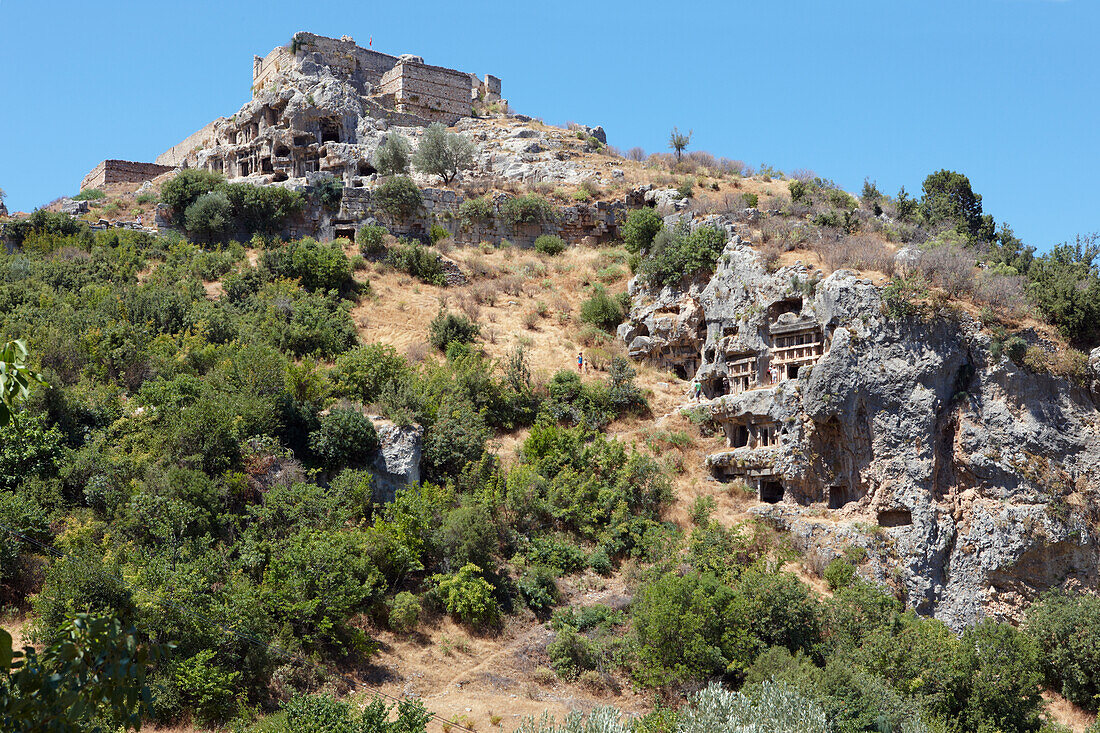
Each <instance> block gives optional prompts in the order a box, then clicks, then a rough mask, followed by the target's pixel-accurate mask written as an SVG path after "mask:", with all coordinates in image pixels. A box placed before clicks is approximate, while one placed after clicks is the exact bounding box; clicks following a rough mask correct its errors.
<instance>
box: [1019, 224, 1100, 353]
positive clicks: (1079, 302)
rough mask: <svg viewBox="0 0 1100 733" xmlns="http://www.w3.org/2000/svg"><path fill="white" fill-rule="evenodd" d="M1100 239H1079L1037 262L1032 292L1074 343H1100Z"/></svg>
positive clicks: (1032, 274) (1031, 273)
mask: <svg viewBox="0 0 1100 733" xmlns="http://www.w3.org/2000/svg"><path fill="white" fill-rule="evenodd" d="M1098 255H1100V235H1097V234H1091V235H1088V236H1078V237H1077V240H1076V242H1074V243H1073V244H1070V243H1068V242H1066V243H1063V244H1059V245H1058V246H1056V247H1054V248H1053V249H1052V250H1051V251H1050V252H1048V253H1046V254H1045V255H1043V256H1041V257H1038V258H1035V260H1034V262H1033V263H1032V265H1031V268H1030V270H1029V272H1028V278H1029V279H1030V280H1031V283H1030V285H1029V286H1028V292H1029V293H1030V295H1031V297H1032V298H1034V300H1035V302H1036V303H1037V304H1038V306H1039V309H1040V310H1041V311H1042V312H1043V315H1045V316H1046V317H1047V319H1048V320H1050V322H1051V323H1053V324H1054V325H1056V326H1058V329H1059V330H1060V331H1061V332H1062V334H1063V335H1064V336H1065V337H1066V338H1068V339H1070V340H1071V341H1074V342H1077V343H1080V344H1085V345H1093V344H1096V343H1100V266H1098V265H1097V262H1096V258H1097V256H1098Z"/></svg>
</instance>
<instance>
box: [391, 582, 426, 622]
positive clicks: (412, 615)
mask: <svg viewBox="0 0 1100 733" xmlns="http://www.w3.org/2000/svg"><path fill="white" fill-rule="evenodd" d="M420 612H421V608H420V599H418V598H417V597H416V596H415V595H413V594H412V593H409V592H408V591H407V590H403V591H401V592H400V593H398V594H397V595H395V596H394V597H393V601H391V602H390V615H389V622H390V628H391V629H394V630H395V631H401V632H405V633H408V632H410V631H412V630H414V629H415V628H416V627H417V626H418V625H419V623H420Z"/></svg>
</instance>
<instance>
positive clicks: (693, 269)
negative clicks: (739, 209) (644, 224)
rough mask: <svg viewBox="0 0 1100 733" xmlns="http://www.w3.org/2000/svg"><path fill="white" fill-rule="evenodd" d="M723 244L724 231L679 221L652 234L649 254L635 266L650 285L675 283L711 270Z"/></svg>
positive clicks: (724, 240)
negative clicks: (695, 226) (672, 226)
mask: <svg viewBox="0 0 1100 733" xmlns="http://www.w3.org/2000/svg"><path fill="white" fill-rule="evenodd" d="M725 244H726V233H725V232H724V231H723V230H721V229H719V228H718V227H715V226H709V225H708V226H701V227H699V228H697V229H695V230H694V231H691V230H689V229H688V228H687V226H686V225H684V224H680V225H678V226H677V227H676V228H674V229H671V230H669V229H663V230H661V231H660V232H658V233H657V236H656V237H654V239H653V245H652V246H651V247H650V252H649V256H648V257H646V259H644V260H642V262H641V264H640V265H639V266H638V270H639V272H640V273H641V274H642V276H643V277H644V278H646V279H647V280H648V281H649V282H650V283H651V284H653V285H656V286H664V285H675V284H677V283H679V282H681V281H682V280H684V279H692V278H695V277H699V276H700V275H703V274H705V273H709V272H711V271H712V270H713V269H714V265H715V263H716V262H717V261H718V257H719V255H721V254H722V248H723V247H724V246H725Z"/></svg>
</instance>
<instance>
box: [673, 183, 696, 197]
mask: <svg viewBox="0 0 1100 733" xmlns="http://www.w3.org/2000/svg"><path fill="white" fill-rule="evenodd" d="M692 189H693V186H692V183H691V181H690V180H686V181H683V182H682V183H680V185H679V186H677V187H676V195H677V196H679V197H680V198H682V199H689V198H691V194H692V193H693V190H692Z"/></svg>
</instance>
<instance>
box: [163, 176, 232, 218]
mask: <svg viewBox="0 0 1100 733" xmlns="http://www.w3.org/2000/svg"><path fill="white" fill-rule="evenodd" d="M224 180H225V179H224V178H222V176H221V175H220V174H218V173H213V172H211V171H205V170H200V169H198V168H184V169H183V170H181V171H180V172H179V173H177V174H176V175H175V176H173V177H172V178H171V179H169V180H168V181H166V182H165V184H164V185H163V186H162V187H161V189H160V200H161V202H163V203H165V204H167V205H168V206H170V207H171V208H172V215H173V216H175V217H176V220H177V221H179V220H181V219H182V218H183V216H184V212H185V211H187V207H189V206H190V205H191V204H193V203H195V201H196V200H197V199H198V198H199V197H200V196H202V195H203V194H205V193H209V192H210V191H213V190H214V188H215V187H216V186H217V185H218V184H220V183H223V182H224Z"/></svg>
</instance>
